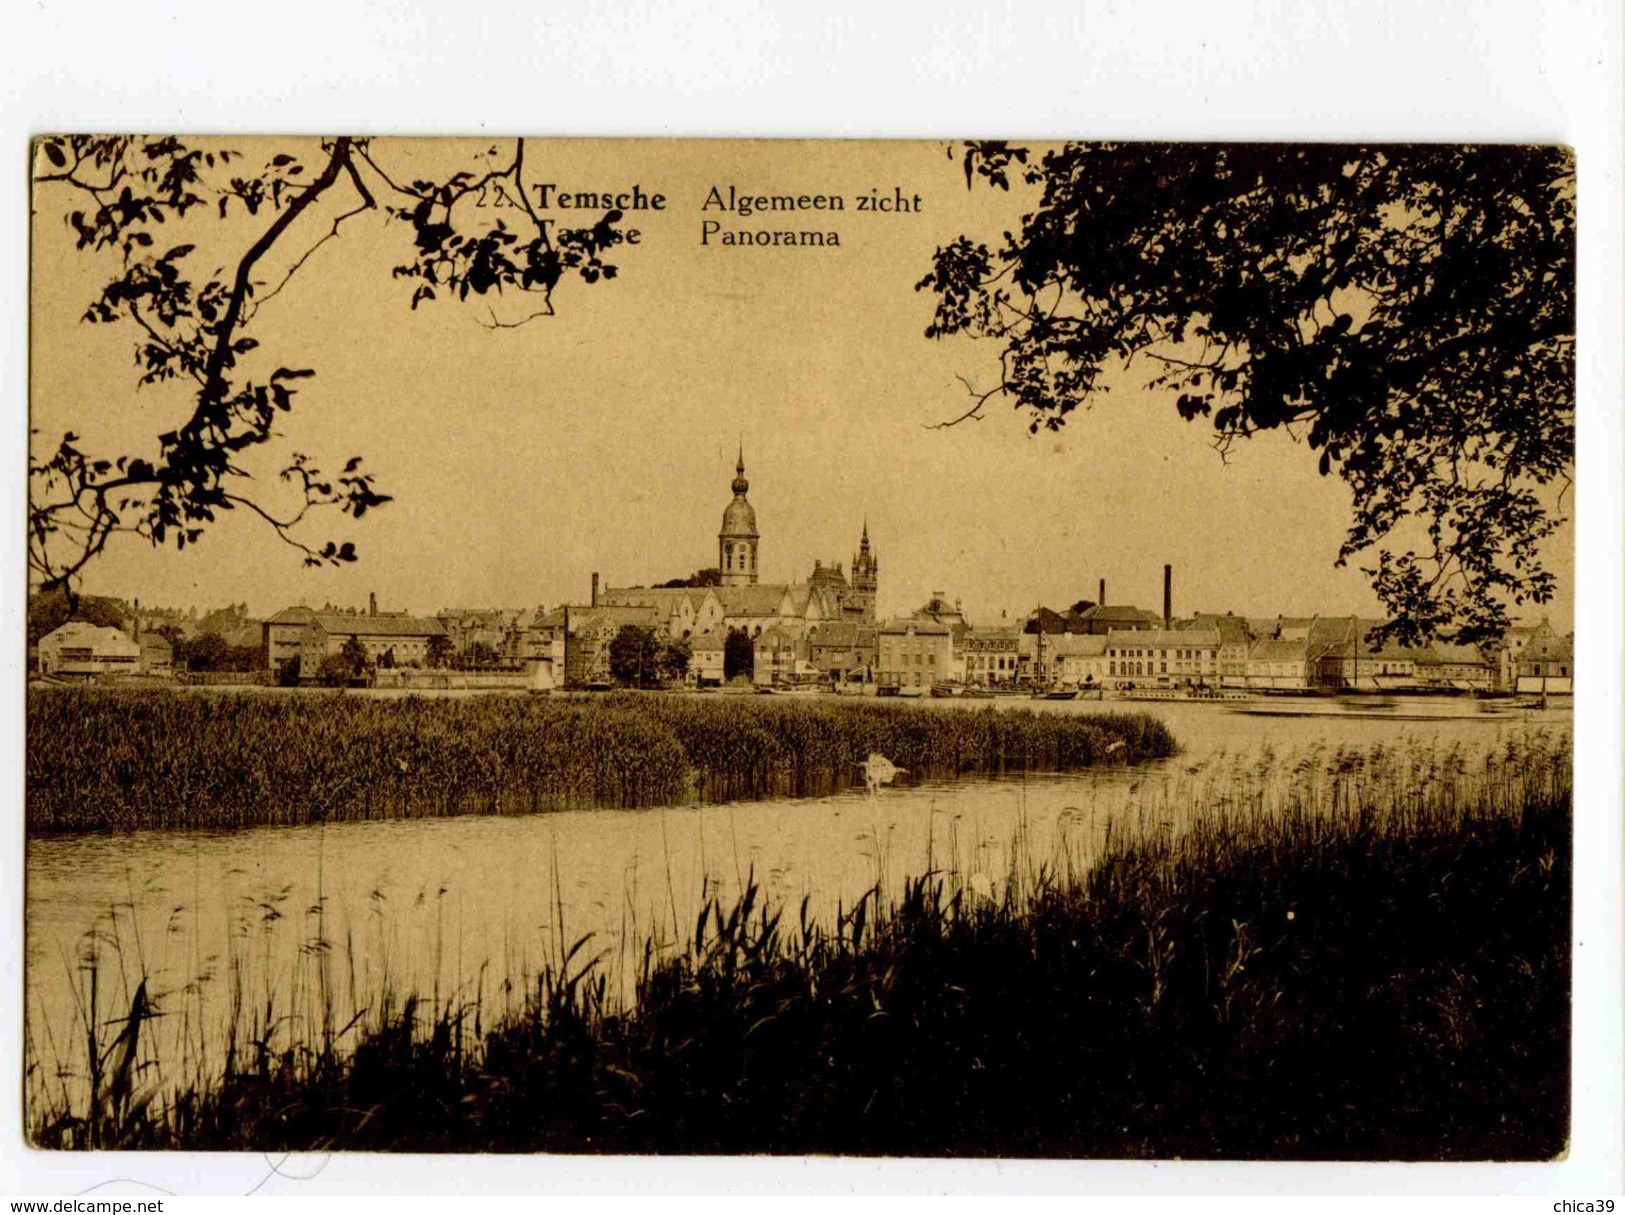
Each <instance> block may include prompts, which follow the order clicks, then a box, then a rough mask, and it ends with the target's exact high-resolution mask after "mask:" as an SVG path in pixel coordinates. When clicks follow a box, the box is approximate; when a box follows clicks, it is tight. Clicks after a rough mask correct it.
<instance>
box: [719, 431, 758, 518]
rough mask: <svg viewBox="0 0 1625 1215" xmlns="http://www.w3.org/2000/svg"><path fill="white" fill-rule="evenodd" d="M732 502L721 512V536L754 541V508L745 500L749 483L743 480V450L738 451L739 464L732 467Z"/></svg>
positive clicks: (748, 490)
mask: <svg viewBox="0 0 1625 1215" xmlns="http://www.w3.org/2000/svg"><path fill="white" fill-rule="evenodd" d="M733 491H734V500H733V501H732V502H730V503H728V509H727V510H725V511H723V512H722V531H721V533H720V534H721V535H723V536H739V537H742V538H745V539H750V540H754V539H756V508H755V507H753V506H751V504H750V503H749V502H747V501H746V500H745V495H746V494H747V493H748V492H750V482H749V481H747V480H745V449H744V448H743V447H741V448H740V449H739V463H738V464H736V465H735V466H734V482H733Z"/></svg>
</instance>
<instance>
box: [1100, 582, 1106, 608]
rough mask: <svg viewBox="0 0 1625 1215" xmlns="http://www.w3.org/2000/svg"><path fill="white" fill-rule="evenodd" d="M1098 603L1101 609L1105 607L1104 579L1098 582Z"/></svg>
mask: <svg viewBox="0 0 1625 1215" xmlns="http://www.w3.org/2000/svg"><path fill="white" fill-rule="evenodd" d="M1099 603H1100V606H1101V607H1105V606H1106V580H1105V579H1104V578H1102V579H1101V580H1100V600H1099Z"/></svg>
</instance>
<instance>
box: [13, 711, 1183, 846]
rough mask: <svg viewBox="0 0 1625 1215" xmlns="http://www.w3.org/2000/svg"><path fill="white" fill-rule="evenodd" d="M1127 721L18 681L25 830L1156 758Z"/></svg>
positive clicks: (692, 791)
mask: <svg viewBox="0 0 1625 1215" xmlns="http://www.w3.org/2000/svg"><path fill="white" fill-rule="evenodd" d="M1174 749H1175V747H1174V741H1173V738H1172V736H1171V735H1170V734H1169V733H1168V730H1167V728H1166V727H1165V726H1163V725H1162V723H1161V722H1159V721H1158V720H1156V719H1155V718H1152V717H1150V716H1148V715H1143V714H1103V715H1092V716H1089V717H1077V716H1069V715H1062V714H1050V713H1035V712H1032V711H1030V710H1014V711H1007V712H995V711H993V710H992V709H988V710H986V711H981V712H932V711H929V710H922V709H919V708H916V707H913V706H897V705H880V704H869V703H852V702H848V701H838V702H831V701H822V702H817V703H801V702H790V703H787V702H785V701H783V700H773V699H769V698H765V697H747V698H731V697H730V698H726V699H724V698H715V699H704V698H684V697H669V696H658V695H648V694H637V693H626V694H616V695H608V696H601V697H594V698H592V699H589V700H551V699H548V700H538V699H533V698H521V697H507V696H485V697H470V698H466V699H437V698H426V697H410V696H409V697H405V698H401V699H373V698H367V697H358V696H354V695H348V694H344V693H328V694H303V693H301V694H297V695H278V694H273V693H259V694H243V693H210V692H189V693H186V694H175V693H165V692H152V691H127V692H126V691H111V690H102V689H56V688H37V689H30V691H29V694H28V754H27V765H28V786H27V794H28V797H27V816H28V828H29V830H30V831H31V832H34V833H48V832H64V831H91V830H109V829H111V830H128V829H139V828H154V827H156V828H168V827H204V828H240V827H252V826H264V825H270V824H303V823H313V822H329V821H347V820H356V819H373V818H393V817H418V816H424V815H452V814H470V813H476V814H515V813H525V814H528V813H536V812H540V811H548V810H567V809H583V808H593V807H640V806H657V805H680V804H685V803H692V802H696V801H726V800H734V799H740V798H766V797H782V796H790V797H807V796H823V795H826V794H829V793H833V792H836V791H839V790H841V789H845V788H848V787H850V786H852V785H854V784H861V783H862V781H863V776H862V773H861V771H860V770H859V768H858V761H861V760H862V759H864V758H865V757H866V756H867V755H869V753H871V752H879V753H880V754H882V755H885V756H887V757H888V758H889V759H891V760H892V761H893V762H894V763H896V764H897V765H899V766H900V767H903V768H906V769H907V770H908V773H907V775H906V776H905V777H904V779H905V780H922V779H932V778H937V777H952V776H963V775H999V774H1002V773H1006V772H1011V771H1034V772H1043V771H1063V770H1066V769H1070V768H1077V767H1084V766H1087V765H1091V764H1100V763H1116V764H1125V763H1136V762H1139V761H1143V760H1147V759H1155V758H1159V757H1162V756H1167V755H1171V754H1173V752H1174Z"/></svg>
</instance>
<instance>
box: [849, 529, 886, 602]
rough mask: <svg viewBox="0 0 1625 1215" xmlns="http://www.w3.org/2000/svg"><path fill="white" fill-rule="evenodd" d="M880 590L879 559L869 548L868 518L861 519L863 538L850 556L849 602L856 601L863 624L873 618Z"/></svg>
mask: <svg viewBox="0 0 1625 1215" xmlns="http://www.w3.org/2000/svg"><path fill="white" fill-rule="evenodd" d="M879 590H880V561H879V560H878V559H877V558H876V557H875V555H874V553H873V552H871V551H870V549H869V520H867V519H865V520H864V521H863V540H862V541H861V542H860V543H859V545H858V552H857V555H856V556H855V557H853V558H852V593H851V595H850V596H849V597H848V602H849V603H856V604H857V605H858V606H859V608H860V610H861V612H862V617H863V621H864V623H865V624H873V623H874V620H875V595H876V594H877V593H878V592H879Z"/></svg>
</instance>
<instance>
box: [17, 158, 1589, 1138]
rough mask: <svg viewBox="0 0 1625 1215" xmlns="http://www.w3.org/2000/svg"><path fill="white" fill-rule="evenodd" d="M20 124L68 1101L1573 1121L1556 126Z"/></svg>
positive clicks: (1368, 1127)
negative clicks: (760, 131)
mask: <svg viewBox="0 0 1625 1215" xmlns="http://www.w3.org/2000/svg"><path fill="white" fill-rule="evenodd" d="M30 173H31V182H30V189H31V198H32V209H33V223H32V232H31V242H32V278H31V288H30V294H29V314H30V333H31V360H30V368H29V375H30V392H31V399H30V402H29V428H30V451H29V497H28V519H27V541H28V546H27V552H28V578H29V594H28V610H27V633H28V638H27V644H28V677H27V678H28V690H27V741H26V762H27V773H26V782H27V787H26V816H25V825H24V828H23V829H24V830H25V831H26V882H27V888H26V966H25V972H24V974H25V987H26V990H25V991H24V992H23V993H22V1000H21V1003H22V1006H23V1007H24V1009H25V1025H26V1040H25V1043H24V1075H23V1076H22V1077H21V1078H20V1079H21V1089H22V1091H23V1094H24V1126H25V1129H26V1133H27V1135H28V1137H29V1140H30V1142H31V1143H32V1144H33V1145H34V1146H36V1147H38V1148H46V1149H63V1150H84V1149H105V1148H120V1149H182V1150H237V1149H252V1150H256V1151H271V1150H313V1151H386V1152H507V1153H614V1154H638V1155H647V1154H683V1155H735V1154H758V1153H770V1154H789V1155H809V1154H819V1155H823V1154H833V1155H841V1156H907V1157H950V1156H951V1157H999V1158H1017V1157H1042V1158H1073V1159H1076V1158H1100V1159H1123V1158H1126V1159H1140V1160H1145V1159H1151V1160H1168V1159H1176V1158H1178V1159H1185V1160H1189V1159H1241V1160H1355V1161H1394V1160H1417V1161H1444V1160H1451V1161H1460V1160H1468V1161H1483V1160H1551V1159H1554V1158H1557V1157H1560V1156H1562V1155H1563V1154H1564V1153H1565V1151H1566V1150H1567V1147H1568V1144H1569V1140H1570V1108H1569V1102H1570V988H1571V984H1570V969H1571V949H1570V940H1571V919H1572V916H1571V902H1572V890H1573V880H1572V875H1573V856H1572V852H1573V849H1572V823H1573V813H1572V760H1571V753H1572V743H1571V734H1572V728H1571V726H1572V703H1573V701H1572V697H1573V694H1574V687H1575V683H1576V680H1577V679H1584V678H1585V676H1577V674H1576V669H1575V668H1576V666H1577V664H1578V655H1576V653H1575V648H1574V631H1573V629H1574V625H1573V618H1574V594H1575V560H1574V538H1573V536H1574V533H1573V514H1574V511H1573V501H1572V490H1573V485H1572V481H1573V470H1574V461H1575V345H1574V342H1575V327H1576V307H1575V278H1576V275H1575V203H1576V187H1575V167H1574V158H1573V155H1572V153H1571V152H1570V151H1569V150H1568V149H1566V148H1564V147H1558V146H1530V145H1512V144H1502V145H1494V144H1485V145H1460V144H1429V145H1400V144H1352V143H1342V144H1311V143H1303V144H1263V143H1256V144H1248V143H1228V144H1226V143H1217V144H1198V143H1101V142H1088V141H1083V142H1068V143H1050V144H1046V143H1033V142H1001V141H988V140H981V141H956V142H946V141H869V142H840V141H793V140H779V141H767V140H761V141H746V140H739V141H726V140H610V139H584V140H561V139H542V140H536V139H525V138H515V137H502V138H493V137H482V138H477V139H453V138H443V139H442V138H434V139H408V138H382V137H379V138H368V137H365V136H361V135H353V136H335V137H331V138H314V137H306V136H300V137H287V138H274V137H220V138H211V137H206V136H185V137H165V136H110V135H96V136H82V135H52V136H44V137H41V138H38V139H37V140H35V141H34V144H33V147H32V151H31V157H30ZM1588 674H1589V670H1588Z"/></svg>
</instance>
